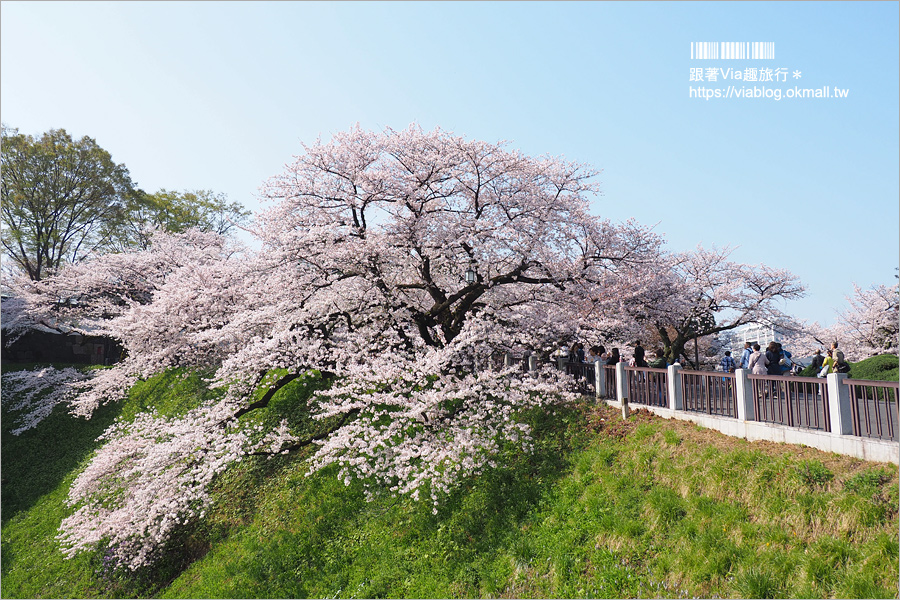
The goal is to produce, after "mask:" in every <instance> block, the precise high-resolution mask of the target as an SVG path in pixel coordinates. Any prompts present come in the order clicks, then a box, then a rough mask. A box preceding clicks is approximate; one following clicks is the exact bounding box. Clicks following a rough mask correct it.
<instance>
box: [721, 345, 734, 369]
mask: <svg viewBox="0 0 900 600" xmlns="http://www.w3.org/2000/svg"><path fill="white" fill-rule="evenodd" d="M721 364H722V370H723V371H725V372H726V373H734V359H733V358H731V350H726V351H725V357H724V358H723V359H722V363H721Z"/></svg>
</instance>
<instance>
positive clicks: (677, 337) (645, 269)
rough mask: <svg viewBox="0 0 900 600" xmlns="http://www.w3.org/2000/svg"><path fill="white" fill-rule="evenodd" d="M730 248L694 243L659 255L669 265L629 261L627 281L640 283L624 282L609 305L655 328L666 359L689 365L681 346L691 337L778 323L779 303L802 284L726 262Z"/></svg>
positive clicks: (765, 269) (773, 272)
mask: <svg viewBox="0 0 900 600" xmlns="http://www.w3.org/2000/svg"><path fill="white" fill-rule="evenodd" d="M731 252H732V250H731V249H729V248H715V247H713V248H712V249H704V248H702V247H700V246H698V247H697V248H696V249H695V250H694V251H691V252H681V253H673V254H670V255H669V256H667V257H662V258H661V259H660V260H661V262H662V264H669V265H671V268H668V269H659V268H658V266H654V265H650V264H637V265H635V266H630V267H629V268H630V269H632V270H633V271H634V273H633V274H632V276H631V277H629V278H628V279H627V281H628V282H640V283H639V284H638V285H633V284H632V285H627V286H625V287H623V289H622V290H621V293H620V294H619V295H618V297H617V301H618V306H617V307H614V308H613V309H612V310H615V309H617V310H621V311H623V312H624V313H626V314H628V315H629V316H631V317H632V318H633V319H634V320H635V322H637V323H639V324H642V325H643V326H645V327H647V328H649V329H652V330H654V331H655V332H656V334H657V335H658V336H659V339H660V340H661V341H662V343H663V345H664V349H665V353H666V358H667V359H668V360H669V361H670V362H674V361H675V360H679V358H680V357H684V360H685V361H686V362H687V364H690V365H693V364H694V362H695V361H694V360H691V357H690V356H688V354H687V353H685V347H686V346H687V344H688V343H689V342H690V341H691V340H694V339H698V338H703V337H706V336H712V335H716V334H718V333H720V332H723V331H729V330H731V329H734V328H736V327H740V326H741V325H745V324H747V323H768V324H774V325H778V324H779V323H782V322H784V321H786V320H788V316H787V315H785V314H784V313H783V312H782V311H781V310H780V308H779V304H780V302H781V301H783V300H791V299H795V298H799V297H802V295H803V293H804V288H803V286H802V285H801V284H800V282H799V280H798V279H797V277H796V276H794V275H793V274H791V273H790V272H788V271H785V270H782V269H774V268H771V267H768V266H766V265H747V264H741V263H736V262H733V261H730V260H728V257H729V256H730V255H731ZM622 281H623V282H625V281H626V280H625V279H623V280H622ZM695 366H696V365H695Z"/></svg>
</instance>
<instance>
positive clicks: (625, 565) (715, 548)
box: [0, 372, 900, 598]
mask: <svg viewBox="0 0 900 600" xmlns="http://www.w3.org/2000/svg"><path fill="white" fill-rule="evenodd" d="M310 389H311V388H310V387H304V386H303V385H297V386H292V387H290V388H288V389H286V390H284V391H283V396H282V397H281V398H280V399H279V402H276V403H274V404H275V406H274V407H273V410H285V407H288V406H295V405H301V404H302V403H303V402H305V399H306V398H307V397H308V395H309V393H310ZM209 393H210V392H209V391H208V390H206V389H205V388H204V387H203V385H202V381H201V379H200V378H199V377H198V376H196V375H185V374H181V373H177V372H171V373H167V374H165V375H161V376H159V377H156V378H154V379H152V380H150V381H147V382H142V383H141V384H139V385H138V386H135V388H134V389H133V390H132V394H131V396H130V398H129V399H128V400H127V401H125V402H124V403H122V404H121V405H118V406H115V407H108V408H106V409H104V411H101V414H99V415H98V416H97V417H96V418H95V420H92V421H89V422H86V421H83V420H78V419H73V418H71V417H69V416H68V415H66V414H63V413H62V412H61V411H57V412H55V413H54V414H53V415H52V417H51V418H50V419H49V420H48V421H46V422H45V423H43V424H42V425H41V426H40V427H39V428H38V429H36V430H33V431H30V432H26V433H25V434H23V435H22V436H20V437H14V436H11V435H9V434H8V433H7V431H8V429H9V423H10V420H11V418H12V417H13V416H14V415H9V414H7V412H6V410H5V408H4V413H3V438H2V473H3V487H2V520H3V529H2V581H0V586H2V587H0V592H2V596H3V597H4V598H41V597H44V598H46V597H76V598H77V597H98V598H106V597H121V598H126V597H171V598H186V597H193V598H198V597H202V598H242V597H248V598H250V597H260V598H261V597H277V598H289V597H368V598H373V597H421V598H425V597H442V598H443V597H515V598H527V597H541V598H546V597H638V596H641V597H647V596H658V597H673V598H676V597H694V596H700V597H715V596H719V597H745V598H749V597H754V598H764V597H807V598H817V597H821V598H825V597H858V598H859V597H863V598H878V597H897V594H898V589H897V581H898V575H900V574H898V540H897V532H898V504H900V498H898V474H897V468H896V467H895V466H894V465H886V464H877V463H867V462H863V461H860V460H858V459H854V458H850V457H845V456H840V455H835V454H830V453H823V452H820V451H817V450H814V449H811V448H806V447H799V446H790V445H783V444H774V443H770V442H752V443H751V442H747V441H745V440H739V439H734V438H729V437H726V436H723V435H720V434H718V433H716V432H713V431H709V430H706V429H703V428H700V427H698V426H696V425H693V424H691V423H687V422H683V421H674V420H673V421H667V420H664V419H661V418H658V417H654V416H652V415H650V414H649V413H647V412H646V411H638V412H636V413H634V414H632V416H631V418H630V419H629V420H628V421H626V422H623V421H622V420H621V417H620V415H619V413H617V412H616V411H614V410H612V409H609V408H607V407H605V406H597V405H595V404H593V403H585V404H584V405H582V406H578V407H573V408H572V409H571V410H565V411H557V413H556V414H553V415H542V414H537V413H533V414H529V415H524V416H523V418H525V419H527V420H528V421H529V422H530V423H531V424H532V425H533V426H534V427H535V430H536V432H537V443H536V451H535V453H534V454H532V455H522V454H518V453H512V452H507V453H506V454H505V455H504V456H503V457H502V460H501V461H499V463H500V464H501V465H502V466H501V467H500V468H497V469H494V470H491V471H489V472H487V473H485V474H483V475H481V476H479V477H477V478H472V479H470V480H467V481H464V482H462V485H461V486H460V488H459V490H458V491H457V492H455V493H454V494H453V495H452V496H451V497H449V498H448V499H447V501H446V502H445V503H444V504H442V505H441V506H439V507H438V510H437V514H433V512H432V506H431V505H430V504H425V503H416V502H412V501H410V500H407V499H397V498H391V497H390V496H385V497H378V498H375V499H374V500H373V501H371V502H367V501H366V499H365V496H364V494H363V491H362V489H361V486H360V485H358V484H357V483H351V484H350V485H349V486H345V485H344V484H343V483H342V482H340V481H339V480H338V479H337V478H336V477H335V475H334V473H333V472H329V471H325V472H322V473H319V474H316V475H314V476H307V475H306V471H305V468H304V462H303V461H304V456H303V455H296V456H279V457H277V458H274V459H271V460H265V459H262V458H259V459H258V460H257V459H250V460H247V461H245V462H242V463H240V464H239V465H237V466H236V467H234V468H232V469H230V470H229V471H228V472H226V473H225V474H224V475H223V476H222V477H220V479H219V480H218V481H217V483H216V489H215V495H216V498H217V503H216V507H215V509H214V510H213V511H211V513H210V514H209V515H208V516H207V518H206V519H204V520H203V521H202V522H200V523H197V524H196V525H195V526H193V527H191V528H188V529H185V531H184V532H183V534H182V536H181V538H180V539H178V540H176V542H175V543H174V544H173V545H172V547H171V549H170V552H169V554H168V557H167V559H166V560H165V561H164V562H163V563H161V564H160V565H158V566H157V567H156V568H155V569H153V570H148V571H146V572H142V573H139V574H136V575H126V574H124V573H122V572H120V571H117V570H115V569H113V568H110V566H109V565H107V564H105V563H104V560H103V556H102V554H101V553H97V554H94V555H80V556H77V557H76V558H74V559H72V560H66V559H64V558H63V556H62V554H61V553H60V551H59V549H58V547H57V544H56V541H55V535H56V530H57V528H58V526H59V523H60V521H61V519H62V518H63V517H64V516H65V515H66V514H68V513H67V511H69V510H70V509H68V508H66V506H65V497H66V493H67V491H68V486H69V485H70V484H71V482H72V480H73V478H74V476H75V474H76V473H77V472H78V470H79V469H81V468H83V467H84V465H85V464H86V461H87V460H88V459H89V457H90V453H91V452H92V450H93V448H94V447H95V446H94V444H95V443H96V442H94V439H95V438H96V437H97V435H99V433H100V432H101V431H102V430H103V429H104V427H106V426H107V425H108V424H110V423H111V422H112V420H113V419H114V418H115V417H116V416H117V415H121V416H123V418H128V416H129V415H134V414H136V413H137V412H138V411H140V410H143V409H144V408H145V407H147V406H151V405H152V406H156V407H158V408H159V410H161V411H164V412H169V413H176V412H180V411H184V410H187V409H188V408H190V407H191V406H193V405H195V404H196V402H197V401H198V398H199V397H202V396H203V395H205V394H209Z"/></svg>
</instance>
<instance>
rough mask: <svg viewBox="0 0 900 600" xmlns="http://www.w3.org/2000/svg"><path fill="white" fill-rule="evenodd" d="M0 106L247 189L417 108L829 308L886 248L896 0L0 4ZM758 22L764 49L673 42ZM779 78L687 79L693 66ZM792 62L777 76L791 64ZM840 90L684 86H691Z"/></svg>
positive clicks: (158, 174)
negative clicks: (814, 91) (503, 143)
mask: <svg viewBox="0 0 900 600" xmlns="http://www.w3.org/2000/svg"><path fill="white" fill-rule="evenodd" d="M0 11H2V21H0V24H2V36H0V42H2V52H0V84H2V85H0V93H2V100H0V116H2V120H3V122H4V123H5V124H7V125H9V126H12V127H15V128H18V129H19V130H20V131H21V132H23V133H29V134H32V135H39V134H41V133H43V132H44V131H46V130H48V129H50V128H58V127H62V128H65V129H66V130H68V131H69V132H70V133H71V134H73V135H74V136H82V135H89V136H91V137H93V138H95V139H96V140H97V142H98V143H99V144H100V145H101V146H102V147H104V148H105V149H107V150H108V151H109V152H111V153H112V156H113V159H114V160H115V161H116V162H120V163H124V164H125V165H126V166H127V167H128V168H129V170H130V172H131V175H132V178H133V179H134V180H135V181H136V182H137V183H138V185H140V186H141V187H142V188H143V189H145V190H148V191H156V190H158V189H160V188H166V189H175V190H187V189H211V190H214V191H218V192H225V193H227V194H228V197H229V199H231V200H237V201H240V202H242V203H244V204H245V205H247V206H248V207H250V208H257V206H258V205H257V203H256V199H255V194H256V192H257V188H258V187H259V185H260V184H262V182H263V181H264V180H265V179H267V178H268V177H270V176H272V175H275V174H277V173H279V172H280V171H281V170H282V168H283V165H284V164H285V163H286V162H288V161H290V160H291V156H292V155H294V154H298V153H300V152H301V151H302V147H301V142H305V143H312V142H314V141H315V139H316V138H317V137H319V136H321V137H322V138H323V139H327V138H328V137H329V136H330V135H331V134H332V133H334V132H336V131H341V130H346V129H348V128H349V127H351V126H353V125H354V124H355V123H357V122H358V123H360V124H361V125H362V126H363V127H364V128H368V129H382V128H384V127H392V128H394V129H401V128H404V127H406V126H408V125H409V124H410V123H412V122H417V123H419V124H420V125H421V126H422V127H423V128H425V129H431V128H433V127H435V126H440V127H441V128H443V129H445V130H449V131H453V132H455V133H457V134H461V135H464V136H466V137H468V138H471V139H482V140H486V141H491V142H494V141H499V140H508V141H510V142H511V144H512V146H514V147H518V148H521V149H522V150H523V151H525V152H528V153H531V154H551V155H559V156H564V157H565V158H567V159H569V160H575V161H579V162H586V163H590V164H591V165H593V166H595V167H597V168H600V169H603V173H602V175H601V177H600V181H601V182H602V187H603V190H604V193H603V195H602V196H601V197H598V198H597V199H596V201H595V203H594V205H593V207H594V211H595V212H596V213H597V214H599V215H602V216H605V217H608V218H611V219H613V220H624V219H627V218H630V217H634V218H635V219H637V220H638V221H639V222H641V223H644V224H647V225H652V224H657V225H656V231H658V232H659V233H662V234H664V235H665V237H666V239H667V240H668V244H669V247H670V248H672V249H675V250H687V249H691V248H693V247H694V246H696V245H697V244H698V243H702V244H703V245H705V246H710V245H713V244H715V245H718V246H724V245H732V246H736V247H737V249H736V250H735V252H734V254H733V258H734V259H735V260H738V261H741V262H749V263H753V264H757V263H765V264H768V265H771V266H777V267H782V268H786V269H789V270H791V271H793V272H794V273H795V274H797V275H798V276H799V277H800V278H801V280H802V281H803V282H804V283H805V284H806V285H807V287H808V290H809V295H808V297H807V298H806V299H804V300H801V301H796V302H792V303H790V304H788V306H787V307H786V309H787V310H788V311H789V312H790V313H792V314H793V315H794V316H796V317H798V318H803V319H808V320H811V321H812V320H817V321H819V322H820V323H821V324H823V325H829V324H831V323H832V322H833V320H834V317H835V312H834V311H835V309H837V308H840V307H842V306H844V304H845V301H844V297H845V296H846V295H849V294H850V293H852V289H853V288H852V284H853V282H856V283H858V284H859V285H861V286H862V287H869V286H870V285H872V284H891V283H893V282H894V281H895V280H894V268H895V267H896V266H897V264H898V254H900V224H898V221H900V214H898V212H900V172H898V165H900V152H898V149H900V141H898V132H900V123H898V115H900V100H898V89H900V82H898V71H900V67H898V55H900V48H898V23H900V14H898V3H897V2H868V3H867V2H846V3H844V2H796V3H794V2H772V3H767V2H745V3H744V2H734V3H732V2H721V3H719V2H696V3H695V2H683V3H682V2H660V3H656V2H634V3H630V2H622V3H619V2H573V3H566V2H552V3H551V2H547V3H544V2H526V3H516V2H497V3H492V2H491V3H488V2H484V3H481V2H461V3H454V2H436V3H430V2H429V3H414V2H400V3H374V2H373V3H361V2H341V3H330V2H325V3H315V2H296V3H295V2H271V3H265V2H254V3H249V2H246V3H245V2H196V3H195V2H47V3H44V2H21V1H3V2H2V4H0ZM699 41H715V42H721V41H741V42H755V41H766V42H774V43H775V59H774V60H705V61H701V60H692V59H691V55H690V49H691V42H699ZM692 67H693V68H698V67H702V68H703V69H704V71H705V70H706V69H708V68H710V67H716V68H724V69H727V68H729V67H731V68H733V69H737V70H744V69H746V68H764V67H768V68H770V69H773V70H774V69H776V68H784V69H786V70H787V72H788V73H789V75H788V79H787V81H786V82H781V81H778V82H769V83H761V82H755V83H754V82H743V81H722V80H721V78H719V79H718V80H717V81H716V82H708V81H703V82H691V81H690V72H691V68H692ZM794 71H800V74H801V75H800V78H799V79H794V78H793V72H794ZM728 84H732V85H735V86H736V87H741V88H743V87H750V88H752V87H753V86H754V85H755V86H757V87H762V86H767V87H768V88H770V89H772V90H774V89H776V88H780V90H781V92H782V94H786V92H787V90H788V89H793V88H794V86H795V85H797V86H799V87H801V88H821V87H823V86H828V87H829V88H834V87H838V88H841V89H846V90H849V96H848V97H846V98H842V99H836V98H819V99H816V98H803V99H787V98H783V99H782V100H780V101H776V100H774V99H772V98H769V99H766V98H721V99H711V100H709V101H707V100H704V99H699V98H690V97H689V87H690V86H691V85H693V86H695V87H699V86H705V87H707V88H710V89H711V88H714V87H719V88H722V89H723V90H724V89H725V87H726V86H727V85H728Z"/></svg>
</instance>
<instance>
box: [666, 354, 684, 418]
mask: <svg viewBox="0 0 900 600" xmlns="http://www.w3.org/2000/svg"><path fill="white" fill-rule="evenodd" d="M668 371H669V373H668V377H667V378H666V379H667V380H668V384H669V408H670V409H672V410H682V408H683V406H684V405H683V403H682V395H681V376H680V375H679V373H681V365H680V364H678V363H675V364H674V365H669V368H668Z"/></svg>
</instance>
